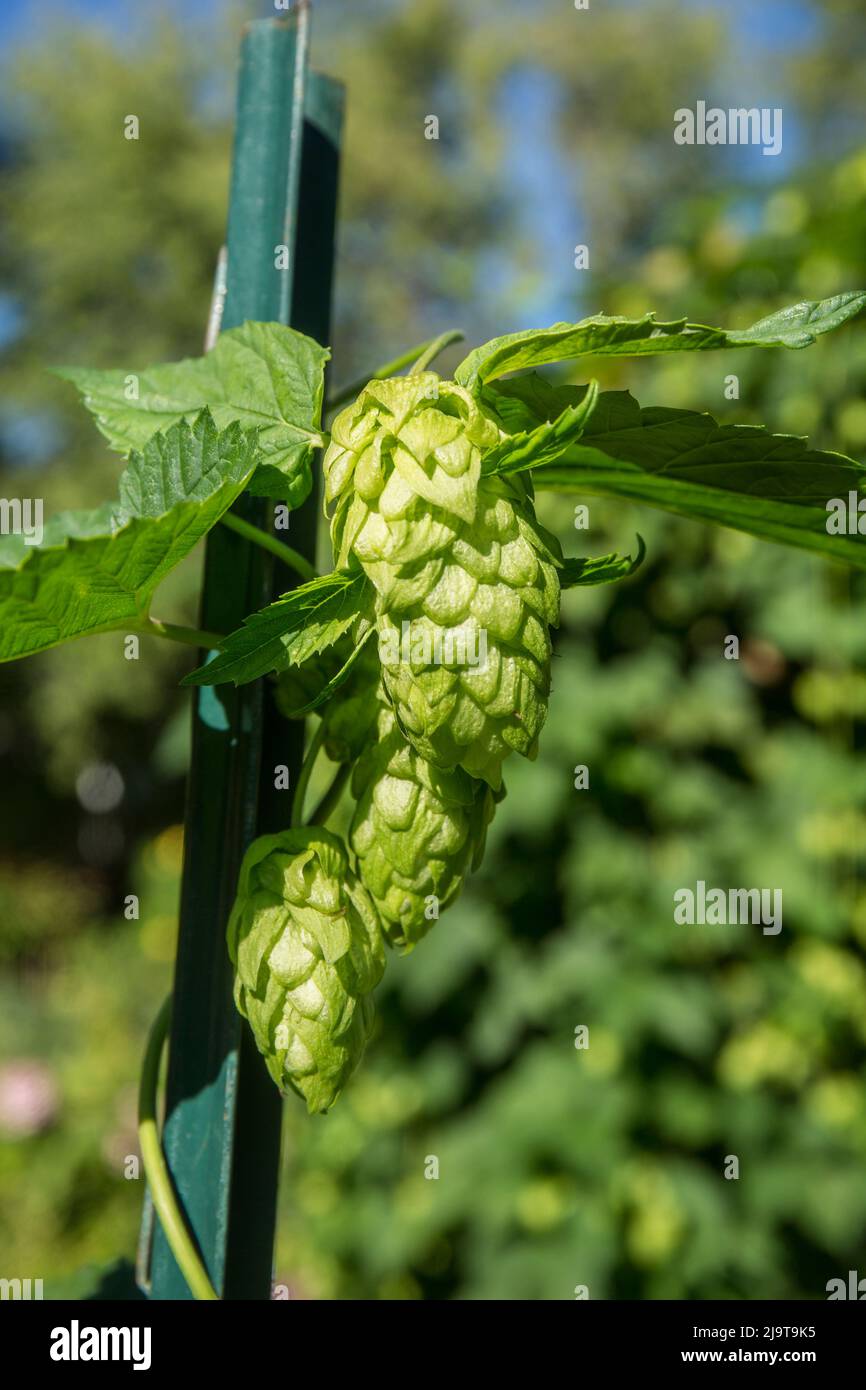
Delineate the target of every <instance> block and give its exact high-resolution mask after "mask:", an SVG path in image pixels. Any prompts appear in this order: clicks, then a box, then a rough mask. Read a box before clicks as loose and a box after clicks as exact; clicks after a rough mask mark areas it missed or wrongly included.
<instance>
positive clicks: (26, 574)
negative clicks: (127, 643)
mask: <svg viewBox="0 0 866 1390" xmlns="http://www.w3.org/2000/svg"><path fill="white" fill-rule="evenodd" d="M257 461H258V453H257V450H256V436H255V432H254V431H252V432H250V431H244V430H242V429H241V427H240V425H238V424H233V425H230V426H229V428H228V429H227V430H224V431H223V432H222V433H219V431H218V430H217V427H216V425H215V423H214V421H213V419H212V418H211V416H210V414H209V413H208V412H207V411H202V413H201V415H200V416H199V417H198V419H197V420H195V422H194V423H193V424H192V426H190V425H189V424H187V423H186V421H182V422H181V423H180V424H179V425H174V426H173V427H172V428H171V429H170V430H168V431H167V432H166V433H165V434H157V435H155V436H154V437H153V438H152V439H150V440H149V441H148V443H147V444H146V445H145V447H144V451H143V453H141V454H137V453H136V454H133V455H132V457H131V459H130V463H129V466H128V467H127V468H126V470H125V471H124V473H123V474H122V476H121V479H120V500H119V501H118V502H116V503H106V504H105V505H104V506H102V507H99V508H98V509H97V510H95V511H86V512H62V513H60V514H59V515H57V516H56V517H54V518H52V520H51V521H49V523H48V524H47V525H46V527H45V532H44V536H43V541H42V544H41V545H39V546H27V545H26V544H25V543H24V541H23V539H22V537H20V536H8V537H5V538H4V539H3V540H2V541H0V661H12V660H14V659H15V658H17V657H21V656H29V655H31V654H32V653H33V652H38V651H43V650H44V649H45V648H47V647H55V646H57V645H58V644H59V643H60V642H66V641H68V640H69V639H70V638H72V637H81V636H83V635H84V634H85V633H89V632H105V631H110V630H111V629H113V628H117V627H122V626H125V625H126V624H130V625H132V624H137V623H138V622H140V621H141V620H142V619H143V618H145V617H146V615H147V610H148V607H149V605H150V599H151V596H152V594H153V591H154V589H155V588H156V586H157V584H158V583H159V582H160V580H161V579H163V578H164V577H165V575H166V574H168V572H169V570H171V569H173V568H174V566H175V565H176V564H178V562H179V561H180V560H182V559H183V558H184V556H185V555H187V554H188V553H189V551H190V550H192V548H193V546H194V545H195V544H196V542H197V541H198V540H199V539H200V538H201V537H202V536H203V535H204V534H205V532H206V531H209V530H210V528H211V527H212V526H214V525H216V523H217V521H219V519H220V517H221V516H222V515H223V513H224V512H225V511H227V510H228V508H229V507H230V506H231V504H232V503H233V502H234V500H235V498H236V497H238V496H239V494H240V493H241V492H242V491H243V489H244V487H245V486H246V484H247V482H248V481H249V479H250V477H251V476H252V474H253V471H254V469H255V467H256V463H257Z"/></svg>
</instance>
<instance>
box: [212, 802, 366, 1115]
mask: <svg viewBox="0 0 866 1390" xmlns="http://www.w3.org/2000/svg"><path fill="white" fill-rule="evenodd" d="M228 946H229V954H230V955H231V959H232V961H233V963H234V965H235V968H236V978H235V1002H236V1004H237V1007H238V1010H239V1011H240V1013H241V1014H242V1015H243V1016H244V1018H246V1019H248V1021H249V1024H250V1027H251V1028H252V1030H253V1035H254V1037H255V1040H256V1045H257V1047H258V1049H259V1051H260V1052H261V1053H262V1055H263V1056H264V1058H265V1062H266V1064H267V1067H268V1071H269V1072H270V1074H271V1076H272V1077H273V1079H274V1081H275V1082H276V1083H277V1085H278V1086H281V1087H283V1088H287V1087H291V1088H292V1089H293V1090H295V1091H297V1092H298V1094H299V1095H301V1096H303V1097H304V1099H305V1100H306V1102H307V1108H308V1110H309V1111H310V1112H311V1113H316V1112H320V1111H325V1110H328V1109H330V1107H331V1106H332V1105H333V1103H334V1101H335V1100H336V1099H337V1097H338V1095H339V1094H340V1092H341V1090H342V1089H343V1087H344V1086H345V1084H346V1081H347V1080H348V1078H349V1076H350V1075H351V1073H352V1072H353V1071H354V1070H355V1067H356V1066H357V1065H358V1062H359V1061H360V1059H361V1057H362V1055H363V1053H364V1049H365V1047H366V1045H367V1040H368V1038H369V1036H370V1030H371V1028H372V1023H373V1001H372V998H371V991H372V990H373V989H374V988H375V986H376V985H377V984H378V983H379V980H380V979H381V977H382V973H383V971H384V968H385V960H384V948H383V943H382V936H381V931H380V927H379V921H378V917H377V914H376V910H375V908H374V906H373V904H372V902H371V901H370V898H369V896H368V894H367V892H366V890H365V889H364V887H363V886H362V884H361V883H359V881H358V879H357V878H356V877H355V875H354V874H353V873H352V871H351V869H350V867H349V860H348V855H347V853H346V850H345V848H344V846H343V844H342V842H341V841H340V840H339V839H338V838H337V837H336V836H335V835H332V834H331V833H330V832H329V831H327V830H322V829H320V828H318V827H316V826H310V827H306V828H304V829H297V830H286V831H283V832H281V833H280V834H277V835H263V836H261V838H259V839H258V840H255V841H254V842H253V843H252V845H250V847H249V849H248V850H247V853H246V855H245V857H244V861H243V864H242V866H241V872H240V878H239V882H238V893H237V898H236V901H235V905H234V908H233V910H232V913H231V917H230V919H229V924H228Z"/></svg>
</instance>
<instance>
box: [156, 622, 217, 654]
mask: <svg viewBox="0 0 866 1390" xmlns="http://www.w3.org/2000/svg"><path fill="white" fill-rule="evenodd" d="M138 630H139V632H149V633H150V634H151V636H152V637H167V638H168V640H169V641H170V642H182V643H183V644H184V646H185V647H206V648H209V649H210V650H214V649H215V648H217V647H220V646H222V644H223V642H224V641H225V638H224V637H223V636H221V635H220V633H218V632H203V631H202V630H201V628H197V627H181V626H179V624H178V623H163V622H160V620H159V618H146V619H145V621H144V623H143V624H142V625H141V627H139V629H138Z"/></svg>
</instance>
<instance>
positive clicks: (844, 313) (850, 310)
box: [454, 290, 866, 392]
mask: <svg viewBox="0 0 866 1390" xmlns="http://www.w3.org/2000/svg"><path fill="white" fill-rule="evenodd" d="M864 304H866V292H863V291H860V290H852V291H849V292H847V293H845V294H836V295H833V296H832V297H831V298H830V299H820V300H806V301H804V302H803V303H801V304H793V305H791V306H790V307H789V308H787V309H781V310H780V311H779V312H778V313H775V314H771V315H770V316H769V318H765V319H761V320H760V322H758V323H756V324H753V325H752V327H751V328H745V329H728V330H726V329H724V328H710V327H708V326H707V325H706V324H701V323H689V322H687V320H686V319H676V320H673V321H672V322H670V323H659V322H657V321H656V318H655V315H654V314H652V313H649V314H644V315H643V317H642V318H639V319H627V318H609V317H608V316H607V315H606V314H595V315H593V317H592V318H588V319H583V320H582V321H581V322H580V323H555V324H554V325H553V326H552V327H551V328H541V329H535V330H531V329H530V330H527V331H526V332H523V333H508V334H506V335H505V336H504V337H502V338H493V339H492V340H491V342H489V343H485V344H484V345H483V347H478V348H475V349H474V350H473V351H472V352H470V354H469V356H468V357H466V358H465V359H464V360H463V361H462V362H461V363H460V366H459V367H458V368H457V371H456V372H455V373H454V379H455V381H457V382H459V384H460V385H461V386H466V387H468V389H469V390H470V391H475V392H479V391H480V390H481V388H482V387H483V385H484V383H485V382H488V381H495V380H496V378H497V377H501V376H503V375H504V374H505V373H506V372H513V371H518V370H520V368H522V367H539V366H541V365H542V364H544V363H546V362H566V361H573V360H574V359H575V358H578V357H633V356H647V355H649V354H654V353H659V352H696V351H699V352H703V351H706V350H708V349H710V348H729V347H787V348H803V347H808V346H809V344H810V343H813V342H814V341H815V339H816V338H817V337H819V336H820V334H822V333H829V332H830V330H831V329H833V328H838V327H839V325H840V324H843V323H845V322H846V320H847V319H850V318H852V317H853V316H854V314H857V313H859V311H860V310H861V309H862V308H863V305H864Z"/></svg>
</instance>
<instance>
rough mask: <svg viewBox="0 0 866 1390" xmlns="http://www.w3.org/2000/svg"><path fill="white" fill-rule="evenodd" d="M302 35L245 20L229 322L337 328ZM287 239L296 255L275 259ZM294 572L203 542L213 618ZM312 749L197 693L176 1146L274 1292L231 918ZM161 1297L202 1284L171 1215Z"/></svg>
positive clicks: (251, 1283)
mask: <svg viewBox="0 0 866 1390" xmlns="http://www.w3.org/2000/svg"><path fill="white" fill-rule="evenodd" d="M308 40H309V6H308V4H307V3H303V0H302V3H299V4H298V5H297V6H296V8H295V10H294V11H293V13H292V15H291V16H290V17H289V18H287V19H268V20H260V21H256V22H254V23H252V24H250V25H248V26H247V28H246V29H245V31H244V35H243V39H242V44H241V59H240V75H239V83H238V97H237V124H236V130H235V144H234V155H233V163H232V183H231V194H230V205H229V219H228V268H227V295H226V303H225V309H224V314H223V321H222V327H223V328H224V329H226V328H231V327H234V326H235V325H237V324H239V323H242V322H243V321H244V320H246V319H260V320H278V321H280V322H283V323H291V324H292V325H293V326H295V327H298V328H301V329H303V330H304V331H305V332H309V333H311V334H313V335H315V336H316V337H318V338H319V339H320V341H323V342H327V341H328V338H329V309H330V293H331V276H332V264H333V241H334V219H335V213H336V180H337V165H338V151H339V141H340V129H341V113H342V94H341V90H340V89H339V88H338V87H337V86H336V84H334V83H332V82H330V81H329V80H328V79H325V78H319V77H315V76H312V75H310V74H309V72H308V67H307V59H308V46H309V45H308ZM305 108H306V109H305ZM281 246H284V247H286V248H287V261H288V268H287V269H278V268H277V265H278V259H277V249H276V248H278V247H281ZM237 510H238V512H239V514H240V515H242V516H243V517H244V518H245V519H246V520H248V521H251V522H253V523H255V524H257V525H268V524H269V519H270V518H269V513H270V508H269V507H268V505H267V504H266V503H263V502H261V501H258V500H255V499H252V498H250V497H248V496H245V497H244V498H242V499H241V500H240V501H239V503H238V504H237ZM292 521H293V526H292V536H291V541H292V545H293V546H294V547H295V548H296V549H297V550H299V551H301V553H303V554H305V555H306V556H307V557H308V558H313V557H314V550H315V537H316V503H315V500H313V499H311V501H310V503H308V504H307V505H306V506H305V507H304V508H302V509H300V510H299V511H298V512H297V513H296V514H294V515H293V518H292ZM275 571H279V572H275ZM294 582H295V577H294V576H291V575H290V574H289V573H288V572H287V571H282V570H281V567H280V566H279V565H277V564H275V562H274V561H272V559H271V558H270V556H269V555H268V554H267V552H265V551H263V550H262V549H261V548H260V547H258V546H254V545H250V544H249V543H248V542H247V541H245V540H243V539H242V538H241V537H239V536H238V535H237V534H236V533H235V532H233V531H229V530H228V529H226V528H225V527H217V528H216V529H215V530H214V531H213V532H212V533H211V534H210V536H209V537H208V541H207V550H206V556H205V574H204V589H203V595H202V610H201V623H202V626H203V627H206V628H207V629H208V630H211V631H213V630H216V631H229V630H231V629H232V628H235V627H237V626H239V624H240V623H241V621H242V619H243V618H244V617H245V616H246V614H247V613H249V612H250V611H251V610H253V609H255V608H259V607H261V606H262V605H263V604H265V603H267V602H270V600H271V599H272V598H273V597H274V594H275V593H277V592H283V591H285V590H286V589H288V588H290V587H291V586H292V584H293V583H294ZM301 751H302V732H301V730H300V728H299V726H297V725H295V726H289V725H288V724H286V723H285V721H280V722H278V720H277V718H276V717H275V712H274V710H273V702H272V701H271V700H270V698H267V699H266V698H265V693H264V691H263V688H262V684H261V682H257V683H256V684H255V685H252V686H242V687H241V688H240V689H239V690H235V689H234V688H233V687H227V686H219V687H204V688H202V689H200V690H197V691H195V692H194V694H193V744H192V762H191V768H190V777H189V784H188V793H187V812H186V838H185V856H184V870H183V884H182V891H181V921H180V935H179V941H178V956H177V966H176V973H175V986H174V1008H173V1012H172V1031H171V1037H170V1042H169V1066H168V1081H167V1108H166V1116H167V1118H166V1124H165V1130H164V1145H165V1150H166V1155H167V1158H168V1163H169V1167H170V1169H171V1172H172V1175H173V1178H174V1182H175V1187H176V1190H177V1193H178V1196H179V1199H180V1201H181V1204H182V1207H183V1209H184V1211H185V1214H186V1217H187V1220H188V1222H189V1224H190V1227H191V1229H192V1231H193V1232H194V1234H195V1237H196V1239H197V1241H198V1244H199V1248H200V1250H201V1253H202V1256H203V1258H204V1261H205V1264H206V1266H207V1268H208V1271H209V1273H210V1276H211V1279H212V1281H213V1283H214V1286H215V1287H216V1289H217V1291H218V1292H219V1293H220V1294H221V1295H222V1296H223V1297H226V1298H255V1299H266V1298H268V1297H269V1296H270V1286H271V1276H272V1260H273V1234H274V1223H275V1212H276V1194H277V1179H278V1167H279V1144H280V1115H281V1106H280V1100H279V1095H278V1093H277V1091H276V1088H275V1087H274V1086H273V1083H272V1082H271V1081H270V1079H269V1078H268V1076H267V1073H266V1071H265V1068H264V1065H263V1063H262V1061H261V1058H260V1057H259V1056H258V1054H257V1052H256V1050H255V1047H254V1045H253V1043H252V1039H251V1037H250V1035H249V1030H248V1028H247V1027H246V1026H245V1025H243V1026H242V1024H241V1020H240V1019H239V1018H238V1015H237V1013H236V1011H235V1008H234V1004H233V1001H232V979H231V965H230V962H229V960H228V956H227V952H226V947H225V925H226V920H227V917H228V913H229V910H230V908H231V903H232V900H233V897H234V889H235V882H236V878H237V871H238V866H239V863H240V859H241V857H242V855H243V852H244V850H245V848H246V846H247V845H248V843H249V842H250V840H251V839H252V838H253V837H254V836H255V835H256V834H260V833H264V832H266V831H269V830H273V829H277V828H280V827H281V826H284V825H286V824H287V823H288V807H289V800H288V798H289V793H287V792H277V791H276V790H275V788H274V773H273V769H274V767H275V766H276V765H277V764H281V763H284V764H286V765H288V767H289V770H290V780H293V779H294V777H295V776H297V772H298V769H299V766H300V758H301ZM150 1296H151V1297H152V1298H158V1299H172V1298H188V1297H189V1296H190V1294H189V1290H188V1289H187V1286H186V1284H185V1282H184V1280H183V1277H182V1275H181V1273H180V1271H179V1269H178V1268H177V1265H176V1264H175V1261H174V1258H173V1256H172V1254H171V1252H170V1250H169V1248H168V1245H167V1243H166V1241H165V1238H164V1237H163V1235H162V1233H161V1231H160V1230H159V1229H157V1230H156V1231H155V1232H154V1236H153V1250H152V1261H151V1281H150Z"/></svg>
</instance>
